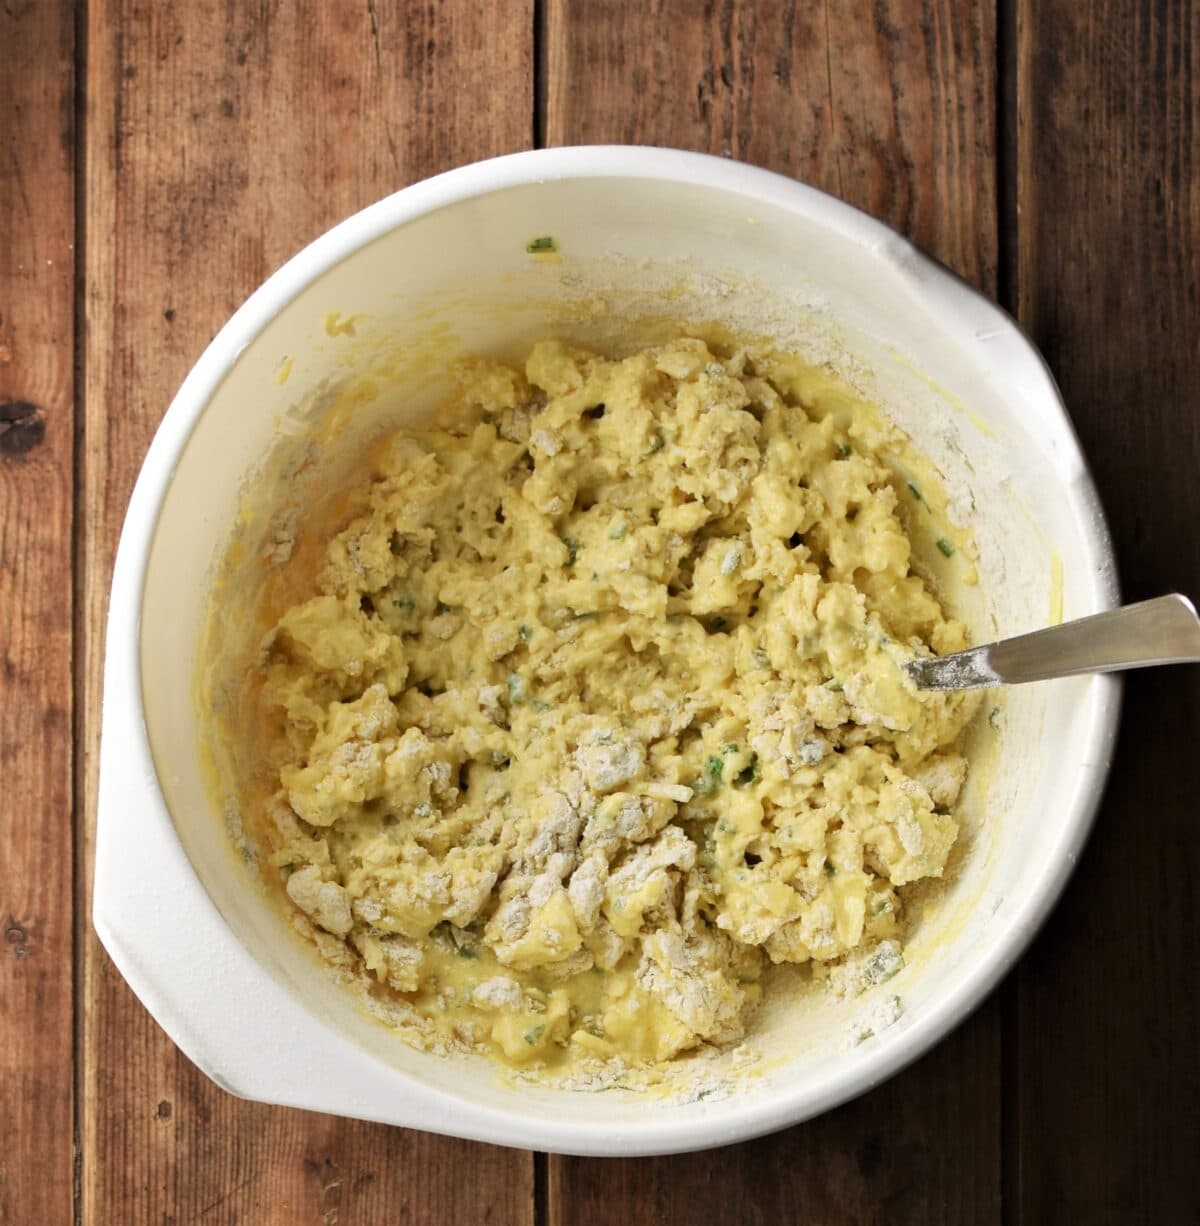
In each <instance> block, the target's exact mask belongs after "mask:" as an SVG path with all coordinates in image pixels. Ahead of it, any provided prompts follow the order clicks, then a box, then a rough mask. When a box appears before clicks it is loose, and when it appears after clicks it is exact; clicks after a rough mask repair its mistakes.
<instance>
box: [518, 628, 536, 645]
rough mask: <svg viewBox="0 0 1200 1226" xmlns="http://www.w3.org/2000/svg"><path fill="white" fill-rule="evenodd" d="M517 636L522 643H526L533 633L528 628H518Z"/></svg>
mask: <svg viewBox="0 0 1200 1226" xmlns="http://www.w3.org/2000/svg"><path fill="white" fill-rule="evenodd" d="M517 634H518V635H519V636H520V639H521V642H522V643H528V642H529V640H530V638H531V637H532V635H533V631H532V630H530V629H529V627H528V626H518V627H517Z"/></svg>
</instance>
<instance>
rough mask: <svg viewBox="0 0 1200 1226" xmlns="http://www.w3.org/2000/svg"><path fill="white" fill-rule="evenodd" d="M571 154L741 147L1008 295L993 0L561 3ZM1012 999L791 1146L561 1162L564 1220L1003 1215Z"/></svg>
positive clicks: (556, 1204) (560, 62)
mask: <svg viewBox="0 0 1200 1226" xmlns="http://www.w3.org/2000/svg"><path fill="white" fill-rule="evenodd" d="M544 58H545V75H546V81H545V97H546V107H547V113H546V115H545V129H544V130H545V132H546V136H547V140H548V142H549V143H551V144H566V143H574V142H598V141H609V140H612V141H634V142H638V143H642V144H663V145H676V146H681V147H685V148H693V149H700V150H704V151H707V152H712V153H720V154H727V155H730V156H733V157H737V158H741V159H744V160H747V161H751V162H755V163H758V164H760V165H764V166H767V167H769V168H771V169H775V170H780V171H783V172H784V173H787V174H791V175H794V176H797V177H799V178H802V179H804V180H805V181H807V182H810V183H813V184H814V185H816V186H818V187H822V188H825V189H826V190H830V191H833V192H835V193H836V194H839V195H841V196H843V197H844V198H845V199H847V200H849V201H850V202H851V203H854V204H857V205H859V206H860V207H862V208H865V209H867V210H868V211H870V212H872V213H874V214H875V215H876V216H878V217H880V218H882V219H883V220H884V221H887V222H889V223H890V224H892V225H894V226H896V227H897V228H898V229H900V230H902V231H903V232H905V233H907V234H908V235H909V236H910V237H912V238H914V239H915V240H916V241H917V242H918V243H919V244H920V245H922V246H923V247H925V248H926V249H928V250H929V251H931V252H932V253H933V254H934V255H936V256H938V257H939V258H940V259H941V260H943V261H944V262H945V263H947V264H948V265H950V266H951V267H952V268H955V269H956V270H958V271H959V272H960V273H962V274H963V275H964V276H966V277H967V278H969V279H970V280H972V281H974V282H975V283H976V284H977V285H979V286H981V287H982V288H983V289H985V290H987V291H991V292H994V290H995V282H996V266H997V222H996V204H995V198H996V191H995V189H996V180H995V174H996V170H995V167H996V154H995V150H996V143H995V111H994V96H995V72H994V64H995V24H994V10H993V8H992V6H989V5H980V6H970V7H969V9H964V8H963V6H960V5H954V4H951V3H949V2H948V0H943V2H942V3H921V2H919V0H886V2H881V3H877V4H875V5H874V6H871V7H868V6H866V5H861V4H854V3H850V2H849V0H831V2H830V3H829V4H827V5H826V6H824V8H820V7H816V6H811V5H807V4H802V3H798V2H797V3H793V2H790V0H760V2H759V3H756V4H753V5H749V4H747V5H735V4H733V3H729V2H724V3H721V2H718V0H708V2H707V3H704V4H703V5H697V4H691V3H688V2H687V0H646V2H645V3H641V4H638V5H629V4H624V3H618V2H616V0H604V2H601V3H594V2H588V0H549V3H548V5H547V12H546V22H545V36H544ZM1000 1130H1001V1119H1000V1027H999V1005H998V1003H997V1002H996V1001H995V1000H993V1001H990V1002H989V1003H987V1004H986V1005H985V1006H984V1007H983V1008H982V1009H981V1010H980V1011H979V1012H978V1013H977V1014H976V1015H975V1017H973V1018H972V1019H971V1020H970V1021H969V1022H967V1023H966V1024H965V1025H964V1026H963V1027H962V1028H960V1029H959V1030H958V1031H957V1032H956V1033H955V1034H954V1035H953V1036H952V1037H951V1038H950V1039H948V1040H947V1042H945V1043H944V1044H942V1045H941V1046H940V1047H938V1048H937V1049H936V1050H935V1051H933V1052H932V1053H930V1054H929V1055H928V1056H926V1057H925V1059H923V1060H922V1061H921V1062H920V1063H919V1064H917V1065H915V1066H914V1067H913V1068H911V1069H909V1070H908V1071H907V1072H905V1073H904V1074H902V1075H901V1076H900V1077H898V1078H896V1079H894V1080H893V1081H891V1082H889V1083H888V1084H886V1085H884V1086H882V1087H881V1088H879V1089H878V1090H876V1091H875V1092H873V1093H872V1094H870V1095H868V1096H866V1097H864V1098H862V1099H860V1100H858V1101H857V1102H855V1103H852V1104H849V1105H847V1106H845V1107H843V1108H842V1109H840V1110H839V1111H837V1112H834V1113H832V1114H831V1115H828V1116H825V1117H824V1118H822V1119H820V1120H816V1121H813V1122H811V1123H809V1124H806V1125H801V1126H800V1127H797V1128H795V1129H792V1130H790V1131H788V1132H785V1133H782V1134H780V1135H779V1136H776V1137H772V1138H768V1139H765V1140H762V1141H757V1142H754V1143H752V1144H749V1145H744V1146H739V1147H736V1148H734V1149H730V1150H725V1151H720V1152H717V1153H709V1154H704V1155H699V1156H684V1157H674V1158H661V1159H652V1160H643V1161H617V1162H613V1161H604V1162H599V1161H591V1160H585V1159H565V1160H564V1159H551V1160H550V1169H549V1185H548V1190H549V1208H550V1215H549V1220H550V1221H551V1222H552V1223H563V1224H566V1223H573V1222H579V1221H589V1222H604V1221H616V1220H618V1219H620V1220H624V1221H631V1222H640V1221H646V1222H650V1221H653V1222H656V1223H673V1222H678V1223H690V1222H695V1221H718V1222H723V1221H756V1222H757V1221H768V1220H775V1219H776V1218H777V1219H779V1220H787V1221H791V1220H795V1219H797V1218H801V1219H807V1220H814V1221H831V1222H832V1221H855V1222H859V1221H861V1222H873V1221H886V1222H889V1223H896V1222H908V1221H913V1222H918V1221H919V1222H930V1223H932V1222H966V1221H969V1222H979V1223H984V1222H989V1221H997V1220H998V1219H999V1215H1000V1207H1001V1206H1000V1193H1001V1169H1000V1156H1001V1155H1000Z"/></svg>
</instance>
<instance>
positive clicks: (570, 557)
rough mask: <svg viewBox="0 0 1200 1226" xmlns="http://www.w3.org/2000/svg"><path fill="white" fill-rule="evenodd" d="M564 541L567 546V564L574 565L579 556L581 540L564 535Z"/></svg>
mask: <svg viewBox="0 0 1200 1226" xmlns="http://www.w3.org/2000/svg"><path fill="white" fill-rule="evenodd" d="M562 543H563V544H564V545H565V546H566V547H567V565H568V566H574V565H575V559H576V558H577V557H578V556H579V542H578V541H577V540H576V539H575V537H573V536H564V537H563V538H562Z"/></svg>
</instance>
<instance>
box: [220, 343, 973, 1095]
mask: <svg viewBox="0 0 1200 1226" xmlns="http://www.w3.org/2000/svg"><path fill="white" fill-rule="evenodd" d="M818 393H819V394H818ZM906 446H907V444H906V440H905V439H904V437H903V435H901V434H900V432H899V431H898V430H897V429H896V428H895V427H894V426H893V425H891V424H890V423H889V422H888V421H887V420H886V418H884V417H883V416H882V415H881V414H879V413H878V411H877V410H875V409H873V408H872V407H871V406H869V405H867V404H865V403H864V402H863V401H861V400H860V399H858V398H857V397H856V396H855V394H854V393H853V392H852V391H851V390H850V389H849V388H848V387H845V386H842V387H841V388H840V389H839V388H837V387H835V386H834V383H833V380H832V377H831V376H829V375H828V374H826V373H824V372H818V371H814V370H812V369H811V368H809V369H808V370H807V371H806V370H805V369H804V368H803V367H802V366H800V365H799V364H798V363H796V362H793V361H789V360H788V359H787V358H786V356H784V355H777V354H771V353H768V352H766V351H756V350H753V349H750V350H747V349H735V348H732V347H730V348H722V347H721V346H716V345H714V346H713V348H711V349H710V348H709V347H708V346H707V345H706V344H705V343H703V342H702V341H700V340H697V339H693V338H684V339H681V340H677V341H674V342H672V343H670V344H667V345H663V346H658V347H654V348H650V349H646V350H644V351H642V352H638V353H634V354H632V355H631V356H628V357H625V358H623V359H620V360H610V359H607V358H604V357H600V356H597V355H596V354H593V353H590V352H586V351H583V350H580V349H575V348H571V347H569V346H566V345H564V344H562V343H559V342H556V341H546V342H542V343H539V344H538V345H536V346H534V348H533V350H532V351H531V352H530V354H529V356H528V360H527V361H526V363H525V368H524V371H518V370H516V369H512V368H509V367H506V366H503V365H499V364H495V363H484V362H478V363H471V364H469V365H466V366H464V367H463V369H462V372H461V387H460V391H459V393H458V395H457V396H455V397H454V398H453V399H452V402H451V403H450V404H449V405H448V406H447V407H446V409H445V410H444V411H443V412H442V413H441V414H440V416H439V417H438V418H437V419H436V421H435V422H434V424H433V426H432V427H431V428H430V429H428V430H425V431H408V432H403V433H400V434H395V435H393V436H391V437H389V438H388V439H387V440H386V441H384V442H383V443H381V444H379V445H378V446H377V447H376V448H375V450H374V451H373V453H372V454H371V455H370V457H369V458H368V460H367V462H366V463H365V464H364V466H363V470H362V475H361V480H360V482H359V485H358V487H357V488H355V489H353V490H351V491H349V492H348V494H347V498H346V500H344V501H343V503H342V506H341V509H340V512H339V514H338V515H337V516H336V517H335V518H334V521H332V522H331V521H328V520H327V521H326V522H324V523H320V524H314V523H308V524H306V525H305V526H304V528H303V533H304V534H305V535H306V538H307V540H308V542H309V545H308V547H307V548H303V549H301V548H297V549H295V550H291V549H290V548H282V549H281V548H279V547H278V542H276V543H275V544H274V545H273V544H271V543H270V542H268V544H267V546H265V547H264V548H263V550H262V551H261V557H260V562H261V565H262V566H263V567H265V568H269V569H272V570H273V571H275V572H276V573H277V574H281V575H283V576H284V577H285V579H284V580H283V581H280V582H275V583H273V584H264V586H263V589H262V593H263V594H262V595H261V597H260V598H259V605H258V607H257V608H256V610H255V616H256V617H257V618H258V619H259V620H260V621H261V624H262V628H263V629H264V630H265V636H264V637H263V639H262V641H261V643H260V644H259V645H258V649H257V652H256V653H255V654H253V656H252V658H240V659H229V658H222V657H221V656H220V654H219V653H218V655H217V656H216V657H215V663H212V664H211V665H210V667H211V669H212V670H213V676H214V678H215V680H214V685H215V686H216V690H215V691H214V692H217V691H219V692H221V693H224V694H226V695H227V700H226V701H225V702H224V704H223V706H221V708H220V709H219V710H218V713H217V719H216V721H215V724H214V734H215V736H216V738H217V740H218V741H220V742H224V743H226V744H228V745H235V746H236V747H237V748H236V751H233V752H231V753H229V754H227V755H226V757H227V759H228V760H229V761H231V762H238V763H241V764H242V765H241V767H240V768H239V769H240V770H241V775H240V777H239V778H238V779H237V781H236V785H237V786H236V791H237V793H238V810H239V822H240V824H241V827H242V830H243V831H244V834H245V837H246V839H247V841H248V844H249V846H250V847H251V849H252V851H253V853H254V854H255V855H256V856H257V858H258V860H259V862H260V863H261V864H262V865H263V866H264V875H265V876H266V877H268V878H269V879H272V880H276V879H277V882H278V885H279V887H280V888H281V898H285V899H286V905H287V906H288V907H289V908H291V909H292V910H293V912H294V915H295V922H296V924H297V926H298V927H299V928H300V929H301V930H302V931H303V932H305V933H306V935H308V936H309V937H310V938H311V939H312V940H313V941H314V942H316V944H317V945H318V947H319V948H320V950H321V952H322V953H323V954H324V955H325V956H326V957H327V958H328V959H329V960H330V961H332V962H334V963H336V964H338V965H340V966H342V967H344V968H345V969H346V970H347V971H348V972H350V973H352V974H354V975H355V976H356V977H358V978H359V979H365V980H366V981H367V982H369V983H370V985H371V990H372V991H373V992H374V993H376V994H377V995H380V996H386V997H387V998H388V999H389V1000H391V1001H392V1002H394V1003H395V1004H396V1005H398V1006H402V1007H403V1008H404V1009H405V1010H406V1011H407V1013H408V1015H409V1016H410V1017H411V1018H412V1019H413V1025H412V1027H411V1028H410V1029H409V1031H406V1034H408V1037H410V1038H412V1037H413V1036H414V1035H415V1036H416V1038H417V1041H422V1042H425V1043H427V1044H428V1045H430V1046H437V1047H440V1048H443V1049H445V1048H458V1049H470V1050H479V1051H483V1052H486V1053H488V1054H490V1055H492V1056H494V1057H497V1058H499V1059H500V1060H501V1061H503V1062H504V1063H506V1064H509V1065H521V1066H526V1067H528V1068H531V1069H539V1070H544V1071H546V1072H547V1073H553V1072H554V1071H556V1070H557V1071H563V1070H581V1069H585V1068H587V1067H588V1066H589V1065H590V1064H594V1063H595V1062H604V1063H606V1064H608V1065H611V1064H612V1063H613V1062H617V1063H624V1064H627V1065H630V1066H637V1065H650V1064H657V1063H660V1062H664V1061H669V1060H671V1059H672V1058H674V1057H676V1056H678V1055H680V1054H681V1053H686V1052H689V1051H694V1050H696V1049H697V1048H699V1047H701V1046H702V1045H727V1044H730V1043H734V1042H736V1041H737V1040H738V1039H740V1038H741V1036H742V1035H743V1033H744V1030H745V1028H746V1026H747V1024H748V1023H749V1022H750V1019H751V1017H752V1014H753V1011H754V1007H755V1005H756V1003H757V1002H758V1001H759V1000H760V997H761V993H762V990H763V985H762V983H761V982H760V980H761V979H762V976H763V973H764V970H765V969H766V968H767V967H769V966H770V965H771V964H773V963H797V964H808V965H810V966H812V967H814V968H817V969H818V973H819V975H820V976H821V977H822V978H824V977H825V976H826V974H829V975H830V977H831V978H834V977H836V976H837V975H841V976H842V977H843V978H845V977H846V976H848V975H853V976H855V977H857V978H858V979H859V980H860V981H862V982H864V983H868V984H870V983H876V982H882V981H883V980H885V979H887V978H888V977H890V976H891V975H892V974H893V973H894V972H895V971H896V970H897V969H899V967H901V966H902V965H903V936H904V902H905V895H906V892H907V891H906V887H908V886H910V885H911V884H912V883H915V882H919V881H921V880H922V879H927V878H931V877H938V876H940V875H941V874H942V871H943V869H944V866H945V864H946V858H947V855H948V853H949V851H950V848H951V846H952V844H953V843H954V840H955V837H956V834H957V830H958V827H957V825H956V822H955V818H954V808H955V803H956V800H957V798H958V795H959V792H960V790H961V788H962V784H963V779H964V775H965V772H966V766H967V763H966V760H965V758H964V756H963V754H962V753H961V751H960V747H959V740H960V737H961V734H962V732H963V730H964V727H965V726H966V724H967V722H968V721H969V720H970V718H971V716H972V715H973V713H974V711H975V709H976V699H975V698H974V697H973V696H971V695H964V694H937V693H918V692H917V691H916V690H915V689H914V687H913V686H912V684H911V683H910V682H909V681H908V680H907V678H906V676H905V675H904V673H903V670H902V667H901V666H902V665H903V663H904V661H906V660H908V659H911V658H912V657H913V656H914V655H915V654H927V653H929V652H930V651H936V652H938V653H944V652H948V651H954V650H958V649H960V648H962V647H964V646H966V645H967V641H966V632H965V629H964V627H963V625H962V623H961V622H959V621H957V620H953V619H951V618H949V617H948V616H947V615H946V613H945V612H944V610H943V608H942V605H941V604H940V602H939V599H938V598H937V595H936V594H935V591H934V589H933V587H932V585H931V584H930V583H929V582H928V581H927V578H926V577H922V576H923V575H926V574H927V572H926V571H924V569H923V568H922V567H920V566H918V567H917V568H916V569H914V558H913V550H912V539H910V532H909V530H908V528H909V525H910V524H911V523H912V522H913V519H914V516H920V515H921V514H922V513H923V510H924V511H927V507H926V506H925V503H926V499H925V496H924V495H923V494H922V491H921V489H920V488H919V487H918V486H917V484H916V483H915V482H913V481H912V480H910V479H908V476H907V474H906V471H905V469H904V465H903V462H902V458H903V456H904V455H905V447H906ZM935 535H936V534H935ZM314 542H315V544H314ZM937 544H938V550H939V551H940V553H941V554H942V555H943V558H944V559H946V560H950V559H951V557H952V555H954V554H955V553H956V549H957V552H958V553H959V554H961V553H962V552H963V550H964V543H963V542H961V541H960V542H959V544H958V546H957V547H956V546H953V545H952V544H951V543H950V541H949V539H948V538H947V536H946V535H938V536H937ZM954 561H955V562H956V563H957V561H958V558H957V556H956V557H955V558H954ZM964 564H965V563H964ZM918 572H920V573H918ZM285 591H286V592H287V593H288V594H289V595H288V598H287V599H286V600H281V599H279V598H278V594H279V593H281V592H285ZM273 602H274V603H273ZM212 722H213V721H212V718H211V716H210V723H212ZM246 763H251V766H250V767H247V766H246Z"/></svg>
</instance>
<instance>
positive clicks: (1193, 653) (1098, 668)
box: [904, 593, 1200, 690]
mask: <svg viewBox="0 0 1200 1226" xmlns="http://www.w3.org/2000/svg"><path fill="white" fill-rule="evenodd" d="M1196 663H1200V617H1197V616H1196V609H1195V606H1194V605H1193V604H1192V602H1191V601H1190V600H1189V599H1188V598H1187V597H1186V596H1180V595H1179V594H1178V593H1177V594H1175V595H1173V596H1159V597H1157V598H1156V599H1154V600H1143V601H1142V602H1141V603H1140V604H1130V605H1125V606H1123V607H1122V608H1119V609H1111V610H1110V611H1109V612H1107V613H1097V614H1095V615H1094V616H1092V617H1081V618H1079V619H1078V620H1077V621H1071V622H1064V623H1063V624H1062V625H1061V626H1051V627H1050V628H1049V629H1048V630H1035V631H1034V632H1033V633H1032V634H1022V635H1019V636H1018V637H1017V638H1013V639H1002V640H1001V641H1000V642H999V643H988V644H986V645H985V646H983V647H972V648H970V649H969V650H967V651H956V652H955V653H954V654H953V655H949V656H931V657H928V658H925V659H920V660H910V661H909V662H908V663H907V664H905V666H904V668H905V671H906V672H907V673H908V675H909V676H910V677H911V678H912V679H913V680H914V681H915V682H916V683H917V686H918V688H919V689H922V690H974V689H980V688H982V687H983V686H989V685H1020V684H1021V683H1022V682H1025V681H1045V680H1047V679H1048V678H1051V677H1073V676H1075V675H1076V674H1078V673H1114V672H1118V671H1119V670H1121V669H1125V668H1146V667H1148V666H1149V665H1152V664H1196Z"/></svg>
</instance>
